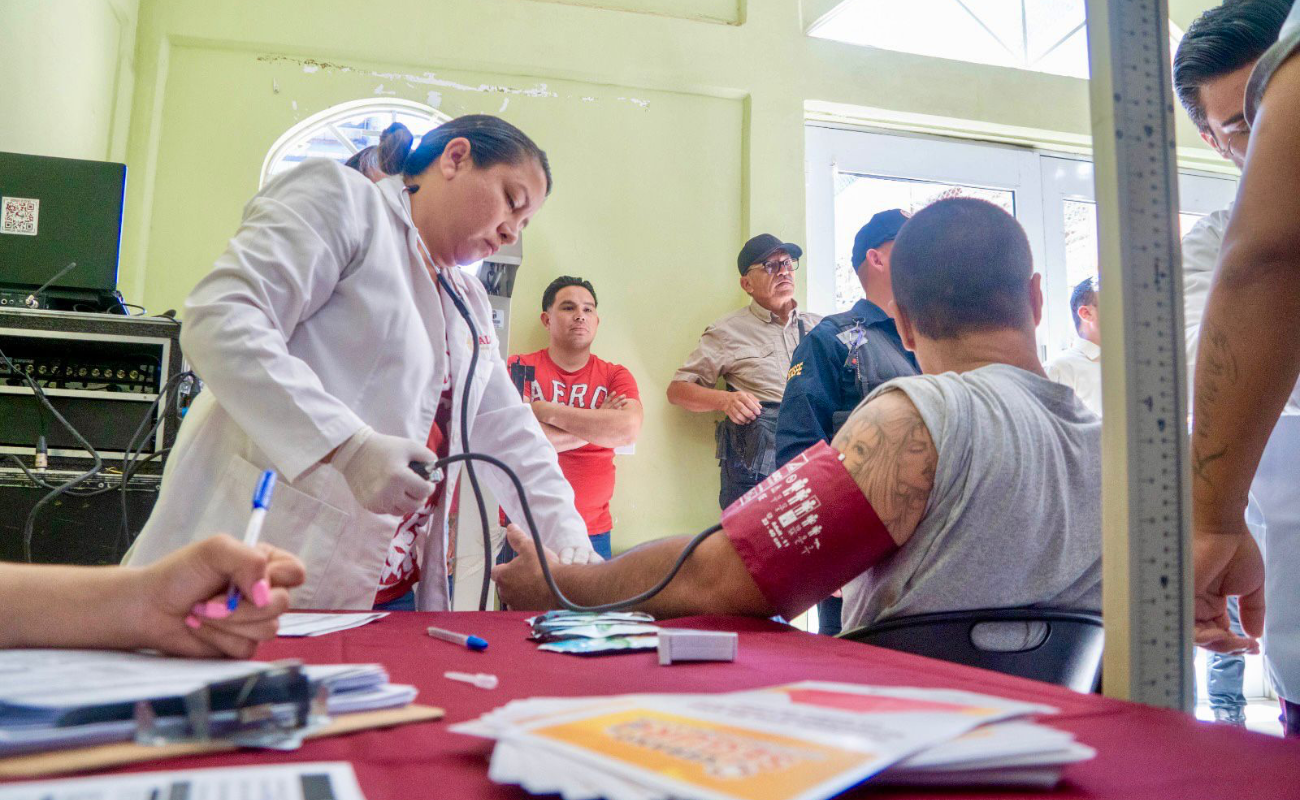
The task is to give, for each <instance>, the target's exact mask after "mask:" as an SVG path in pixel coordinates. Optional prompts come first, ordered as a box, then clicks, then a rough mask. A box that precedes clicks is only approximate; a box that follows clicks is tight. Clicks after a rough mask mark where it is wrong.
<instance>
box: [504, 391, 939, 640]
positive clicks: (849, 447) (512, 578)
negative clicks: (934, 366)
mask: <svg viewBox="0 0 1300 800" xmlns="http://www.w3.org/2000/svg"><path fill="white" fill-rule="evenodd" d="M832 446H833V447H834V448H835V449H836V450H838V451H840V452H841V453H843V454H844V466H845V468H847V469H848V471H849V473H850V474H851V475H852V476H853V478H854V480H855V482H856V483H857V484H858V487H859V488H860V489H861V490H862V492H863V494H864V495H866V498H867V501H868V502H869V503H871V506H872V508H874V509H875V510H876V513H877V515H878V516H879V517H880V519H881V521H882V522H884V523H885V527H886V528H887V529H888V531H889V534H890V536H891V537H892V538H893V539H894V542H895V543H896V544H898V545H900V546H901V545H902V544H903V543H905V542H906V541H907V540H908V539H910V538H911V536H912V533H913V532H914V531H915V530H916V526H917V523H919V522H920V521H921V518H922V516H923V515H924V513H925V507H926V503H927V502H928V501H929V497H930V488H931V486H932V485H933V483H934V470H935V465H936V463H937V462H938V453H937V452H936V451H935V447H934V442H933V441H932V440H931V438H930V431H929V430H928V429H927V428H926V427H925V423H924V422H923V421H922V420H921V415H920V413H919V412H918V411H917V410H916V407H915V406H914V405H912V401H911V400H909V399H908V398H907V396H906V395H905V394H903V393H902V392H890V393H887V394H884V395H881V396H880V397H877V398H876V399H874V400H872V401H871V402H870V403H867V404H865V405H863V406H862V407H860V408H859V409H858V410H857V411H855V412H854V413H853V416H851V417H850V418H849V420H848V422H846V423H845V425H844V428H843V429H842V430H841V431H840V433H839V434H838V435H837V436H836V437H835V441H834V442H833V443H832ZM511 528H512V529H511V530H510V531H509V534H508V535H509V539H510V544H511V546H512V547H513V548H514V549H515V550H516V551H517V552H518V553H519V557H518V558H516V559H515V560H514V561H511V562H510V563H509V564H502V565H500V566H497V567H496V568H494V569H493V570H492V577H493V578H494V579H495V580H496V581H497V588H498V589H499V590H500V592H501V596H502V597H503V598H504V599H505V600H506V603H507V604H508V605H509V606H510V607H511V608H515V609H541V608H553V607H555V606H556V602H555V598H554V596H553V595H552V594H551V593H550V590H549V589H548V588H547V587H546V585H545V583H544V581H543V579H542V574H541V568H540V567H539V566H538V564H537V556H536V551H535V549H534V548H533V544H532V540H531V539H530V538H529V537H527V536H525V535H524V534H523V533H522V532H521V531H519V530H518V529H517V528H514V526H511ZM688 541H690V538H689V537H686V536H677V537H673V538H670V539H660V540H658V541H654V542H650V543H648V544H644V545H641V546H640V547H638V548H636V549H634V550H630V551H628V552H626V553H624V554H623V555H621V556H619V557H618V558H615V559H612V560H610V561H607V562H605V563H603V564H594V565H589V564H583V565H576V564H575V565H561V564H557V563H555V562H554V560H552V562H551V571H552V574H553V575H554V577H555V580H556V583H557V584H558V585H559V586H560V588H561V589H562V590H563V591H564V593H565V595H567V596H568V597H569V599H570V600H573V601H574V602H576V603H579V604H582V605H595V604H599V603H609V602H613V601H617V600H622V599H624V598H626V597H631V596H632V595H635V594H637V593H639V592H643V591H645V590H646V589H649V588H650V587H651V586H653V585H654V584H655V583H657V582H658V581H659V580H660V579H662V578H663V576H664V575H665V574H667V572H668V570H669V569H670V568H671V567H672V565H673V563H674V562H675V561H676V560H677V557H678V556H679V555H681V552H682V549H683V548H684V547H685V546H686V543H687V542H688ZM853 577H854V576H852V575H847V576H846V575H839V576H809V578H808V579H809V580H821V579H825V580H826V582H827V584H828V587H827V589H826V591H827V593H828V594H829V593H830V592H832V591H834V590H835V589H837V588H839V587H840V586H841V585H843V583H844V582H845V581H847V580H849V579H851V578H853ZM640 609H641V610H643V611H649V612H650V613H652V614H654V615H655V616H656V617H661V618H662V617H679V616H686V615H689V614H741V615H747V616H756V617H768V616H771V615H773V614H774V613H776V610H775V609H774V608H773V607H772V604H771V603H769V602H768V600H767V599H766V598H765V597H764V596H763V594H762V593H761V592H760V591H759V590H758V587H757V586H756V585H755V583H754V579H753V578H752V577H750V574H749V571H748V569H747V568H746V566H745V563H744V561H742V560H741V558H740V555H739V554H738V553H737V552H736V549H735V547H734V546H732V543H731V540H730V539H728V538H727V536H726V535H723V534H715V535H713V536H710V537H709V538H707V539H705V540H704V543H703V544H701V545H700V547H699V548H698V549H697V550H696V551H695V552H694V553H693V554H692V555H691V557H690V558H689V559H687V560H686V563H685V565H684V566H683V567H682V571H681V572H680V573H678V576H677V578H676V579H674V580H673V581H672V583H670V584H668V586H667V587H666V588H665V589H664V591H662V592H660V593H659V594H658V595H656V596H655V597H653V598H651V599H650V600H649V601H647V602H646V603H644V604H643V605H642V606H640Z"/></svg>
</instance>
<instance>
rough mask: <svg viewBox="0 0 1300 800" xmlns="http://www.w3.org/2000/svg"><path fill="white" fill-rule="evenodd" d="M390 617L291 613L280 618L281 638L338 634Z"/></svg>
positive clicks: (379, 612) (368, 613) (371, 613)
mask: <svg viewBox="0 0 1300 800" xmlns="http://www.w3.org/2000/svg"><path fill="white" fill-rule="evenodd" d="M386 616H388V614H387V612H383V611H375V612H363V613H360V614H304V613H301V612H297V611H291V612H289V613H288V614H284V615H282V616H281V617H280V634H279V635H280V636H285V637H296V636H324V635H325V634H327V633H338V632H339V631H347V630H351V629H353V628H360V627H361V626H362V625H369V624H370V623H372V622H374V621H375V620H379V619H383V618H384V617H386Z"/></svg>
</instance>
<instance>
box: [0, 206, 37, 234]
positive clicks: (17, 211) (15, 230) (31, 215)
mask: <svg viewBox="0 0 1300 800" xmlns="http://www.w3.org/2000/svg"><path fill="white" fill-rule="evenodd" d="M40 215H41V201H40V200H36V199H34V198H28V197H5V198H3V199H0V233H12V234H16V235H18V236H35V235H36V224H37V220H38V218H39V217H40Z"/></svg>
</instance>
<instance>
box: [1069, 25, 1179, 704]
mask: <svg viewBox="0 0 1300 800" xmlns="http://www.w3.org/2000/svg"><path fill="white" fill-rule="evenodd" d="M1087 8H1088V47H1089V56H1090V60H1091V64H1092V81H1091V93H1092V95H1091V101H1092V134H1093V139H1092V141H1093V158H1094V162H1095V164H1096V172H1095V174H1096V182H1097V186H1096V197H1097V221H1098V232H1099V241H1100V251H1099V255H1100V261H1101V263H1100V265H1099V266H1100V268H1101V308H1102V312H1101V319H1102V348H1103V358H1102V370H1103V372H1102V382H1103V387H1104V397H1103V402H1104V409H1105V424H1104V425H1103V434H1102V439H1103V446H1102V452H1103V456H1104V457H1103V468H1102V478H1103V481H1102V482H1103V488H1102V520H1103V530H1104V546H1103V556H1102V563H1103V595H1104V600H1103V611H1104V614H1105V617H1106V660H1105V673H1104V674H1105V678H1104V682H1105V689H1106V693H1107V694H1109V695H1111V696H1112V697H1122V698H1126V699H1129V700H1135V701H1138V702H1142V703H1148V704H1150V705H1156V706H1164V707H1167V708H1182V709H1190V707H1191V698H1192V671H1191V627H1192V626H1191V620H1192V598H1191V586H1192V583H1191V535H1190V531H1191V502H1190V484H1189V479H1188V476H1189V470H1188V463H1189V462H1188V437H1187V388H1186V386H1187V367H1186V363H1185V355H1184V349H1185V348H1184V344H1183V342H1184V338H1183V337H1184V333H1183V307H1182V297H1183V288H1182V270H1181V261H1180V254H1179V253H1180V251H1179V237H1178V223H1177V220H1178V173H1177V164H1176V160H1175V152H1174V117H1173V115H1174V98H1173V88H1172V80H1171V76H1170V57H1169V13H1168V6H1167V2H1166V0H1087Z"/></svg>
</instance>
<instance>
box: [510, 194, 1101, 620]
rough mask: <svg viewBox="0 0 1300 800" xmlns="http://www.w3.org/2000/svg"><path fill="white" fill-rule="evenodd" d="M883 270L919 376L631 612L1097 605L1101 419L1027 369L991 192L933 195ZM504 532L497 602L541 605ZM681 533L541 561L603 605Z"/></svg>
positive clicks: (1030, 311)
mask: <svg viewBox="0 0 1300 800" xmlns="http://www.w3.org/2000/svg"><path fill="white" fill-rule="evenodd" d="M892 267H893V269H892V283H893V288H894V298H895V303H896V305H897V309H898V316H897V322H898V329H899V333H900V335H901V336H902V339H903V342H904V344H906V345H907V347H908V348H909V349H910V350H912V351H914V352H915V353H916V356H917V360H918V362H919V363H920V366H921V369H922V371H923V372H924V373H926V374H924V375H921V376H915V377H908V378H899V379H896V380H894V381H891V382H889V383H887V384H885V385H884V386H882V387H880V388H879V389H877V390H876V391H875V392H873V393H872V394H871V395H870V396H869V397H868V398H867V399H866V400H864V401H863V403H862V404H861V405H859V406H858V408H857V409H856V410H855V411H854V412H853V414H852V415H851V416H850V417H849V419H848V421H847V422H846V423H845V425H844V426H843V427H842V428H841V429H840V431H839V433H838V434H837V435H836V436H835V439H834V441H833V442H832V444H831V452H829V453H827V451H826V446H825V445H824V444H822V443H819V444H817V445H815V446H814V447H812V448H810V449H809V450H808V451H806V452H805V453H803V454H801V455H800V456H797V457H796V458H795V459H793V460H792V461H791V462H790V463H789V464H788V465H787V466H785V467H782V468H781V469H780V470H778V471H777V472H776V473H774V474H773V475H772V476H771V477H770V478H769V479H768V480H767V481H764V482H763V483H761V484H759V485H758V486H757V487H755V488H754V489H753V490H751V492H749V493H747V494H746V495H745V496H744V497H742V498H741V499H740V500H737V501H736V503H735V504H733V505H732V506H730V507H729V508H728V509H727V511H726V512H725V513H724V515H723V525H722V528H723V532H724V533H725V534H726V535H725V536H719V535H714V536H710V537H709V538H707V539H705V540H704V541H703V543H702V544H700V545H699V547H698V548H697V549H696V550H695V552H694V553H693V554H692V555H691V556H690V558H688V559H687V560H686V561H685V564H684V566H683V568H682V570H681V572H680V573H679V574H678V576H677V577H676V578H675V579H674V580H673V581H672V582H670V583H669V584H668V585H667V587H666V588H665V589H664V590H663V591H662V592H660V593H659V594H657V595H655V596H654V597H652V598H650V599H648V600H646V601H645V602H644V603H643V604H642V605H641V608H644V609H645V610H647V611H650V612H651V613H654V614H656V615H658V616H665V617H666V616H680V615H686V614H750V615H755V616H767V615H771V614H776V613H780V614H782V615H784V616H786V617H787V618H791V617H793V616H794V615H795V614H798V613H800V612H802V611H803V610H805V609H806V608H807V607H808V606H810V605H811V604H812V603H814V602H816V600H817V599H818V598H820V597H823V596H825V594H827V593H829V592H830V591H833V590H834V589H836V588H838V587H840V586H842V585H844V584H845V583H848V585H847V586H845V590H844V601H845V602H844V610H845V614H844V618H845V625H846V627H847V626H855V625H863V624H868V623H871V622H874V621H877V620H880V619H884V618H887V617H891V616H900V615H910V614H920V613H926V612H938V611H957V610H964V609H976V608H998V607H1001V608H1009V607H1020V606H1050V607H1057V608H1072V609H1081V610H1088V611H1097V610H1099V609H1100V608H1101V420H1100V419H1099V418H1098V417H1097V416H1096V415H1095V414H1093V413H1092V412H1090V411H1088V410H1087V408H1085V407H1084V405H1083V404H1082V403H1081V402H1080V401H1079V399H1078V398H1077V397H1075V395H1074V393H1073V391H1072V390H1071V389H1070V388H1069V387H1066V386H1061V385H1059V384H1055V383H1052V382H1051V381H1049V380H1048V379H1047V376H1046V374H1045V373H1044V372H1043V367H1042V364H1040V363H1039V361H1038V357H1037V348H1036V345H1035V336H1034V330H1035V327H1036V326H1037V324H1038V322H1039V320H1040V319H1041V316H1042V308H1043V293H1042V286H1041V282H1040V281H1041V276H1039V275H1036V274H1034V272H1033V264H1032V259H1031V256H1030V251H1029V242H1028V240H1027V238H1026V237H1025V233H1024V231H1023V230H1022V229H1021V227H1020V225H1019V224H1018V223H1017V222H1016V221H1015V219H1014V218H1012V217H1011V215H1009V214H1007V213H1006V212H1005V211H1003V210H1002V209H1000V208H998V207H997V206H994V205H992V204H990V203H986V202H984V201H982V200H974V199H970V198H953V199H948V200H942V201H940V202H937V203H935V204H933V205H931V206H929V207H927V208H925V209H923V210H921V211H920V212H918V213H917V214H916V215H915V216H914V217H912V219H911V220H910V221H908V223H907V224H906V225H904V226H903V229H902V231H901V232H900V233H899V235H898V238H897V239H896V240H895V243H894V250H893V258H892ZM800 462H802V463H800ZM841 465H842V466H841ZM814 466H815V467H816V470H814V469H813V467H814ZM809 493H811V497H810V496H809ZM864 499H865V501H866V502H865V503H864V502H863V500H864ZM780 503H784V505H779V504H780ZM792 503H793V505H792ZM509 535H510V537H511V543H512V545H514V546H515V548H516V549H517V550H520V551H521V552H522V553H525V554H526V555H528V556H530V557H527V558H522V559H516V560H515V561H514V562H512V563H511V564H510V565H507V566H504V567H498V568H497V569H496V570H494V572H493V576H494V577H495V578H496V579H497V585H498V588H499V590H500V591H501V594H502V597H504V598H505V599H506V601H507V603H508V604H509V605H510V606H511V607H512V608H549V607H553V606H554V605H555V599H554V596H553V595H552V594H551V592H550V590H549V589H548V588H547V586H546V584H545V582H544V581H543V580H542V577H541V570H540V567H539V566H538V564H537V562H536V558H535V556H534V555H533V553H534V551H533V546H532V543H531V540H530V539H528V538H527V537H526V536H525V535H524V534H523V533H522V532H521V531H519V530H518V529H515V530H513V531H511V532H510V534H509ZM688 541H689V539H688V537H674V538H669V539H661V540H659V541H656V542H651V543H649V544H646V545H643V546H641V547H638V548H636V549H634V550H632V551H630V552H628V553H625V554H624V555H622V556H620V557H618V558H615V559H613V560H611V561H609V562H606V563H603V564H595V565H560V564H558V563H557V562H556V561H554V559H552V561H551V563H552V566H551V571H552V574H553V576H554V577H555V579H556V581H557V584H558V585H559V587H560V588H561V589H562V590H563V592H564V593H565V594H566V595H567V596H568V597H569V598H570V599H571V600H573V601H574V602H577V603H582V604H588V605H590V604H596V603H607V602H611V601H615V600H621V599H624V598H626V597H629V596H632V595H634V594H636V593H638V592H641V591H644V590H645V589H647V588H649V587H651V586H653V585H654V584H655V583H656V582H657V581H658V580H659V579H660V578H662V576H663V575H664V574H665V573H666V572H667V571H668V569H669V568H670V567H671V566H672V564H673V563H674V562H675V561H676V559H677V558H678V556H679V555H680V554H681V552H682V550H683V548H684V547H685V546H686V544H687V542H688Z"/></svg>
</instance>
